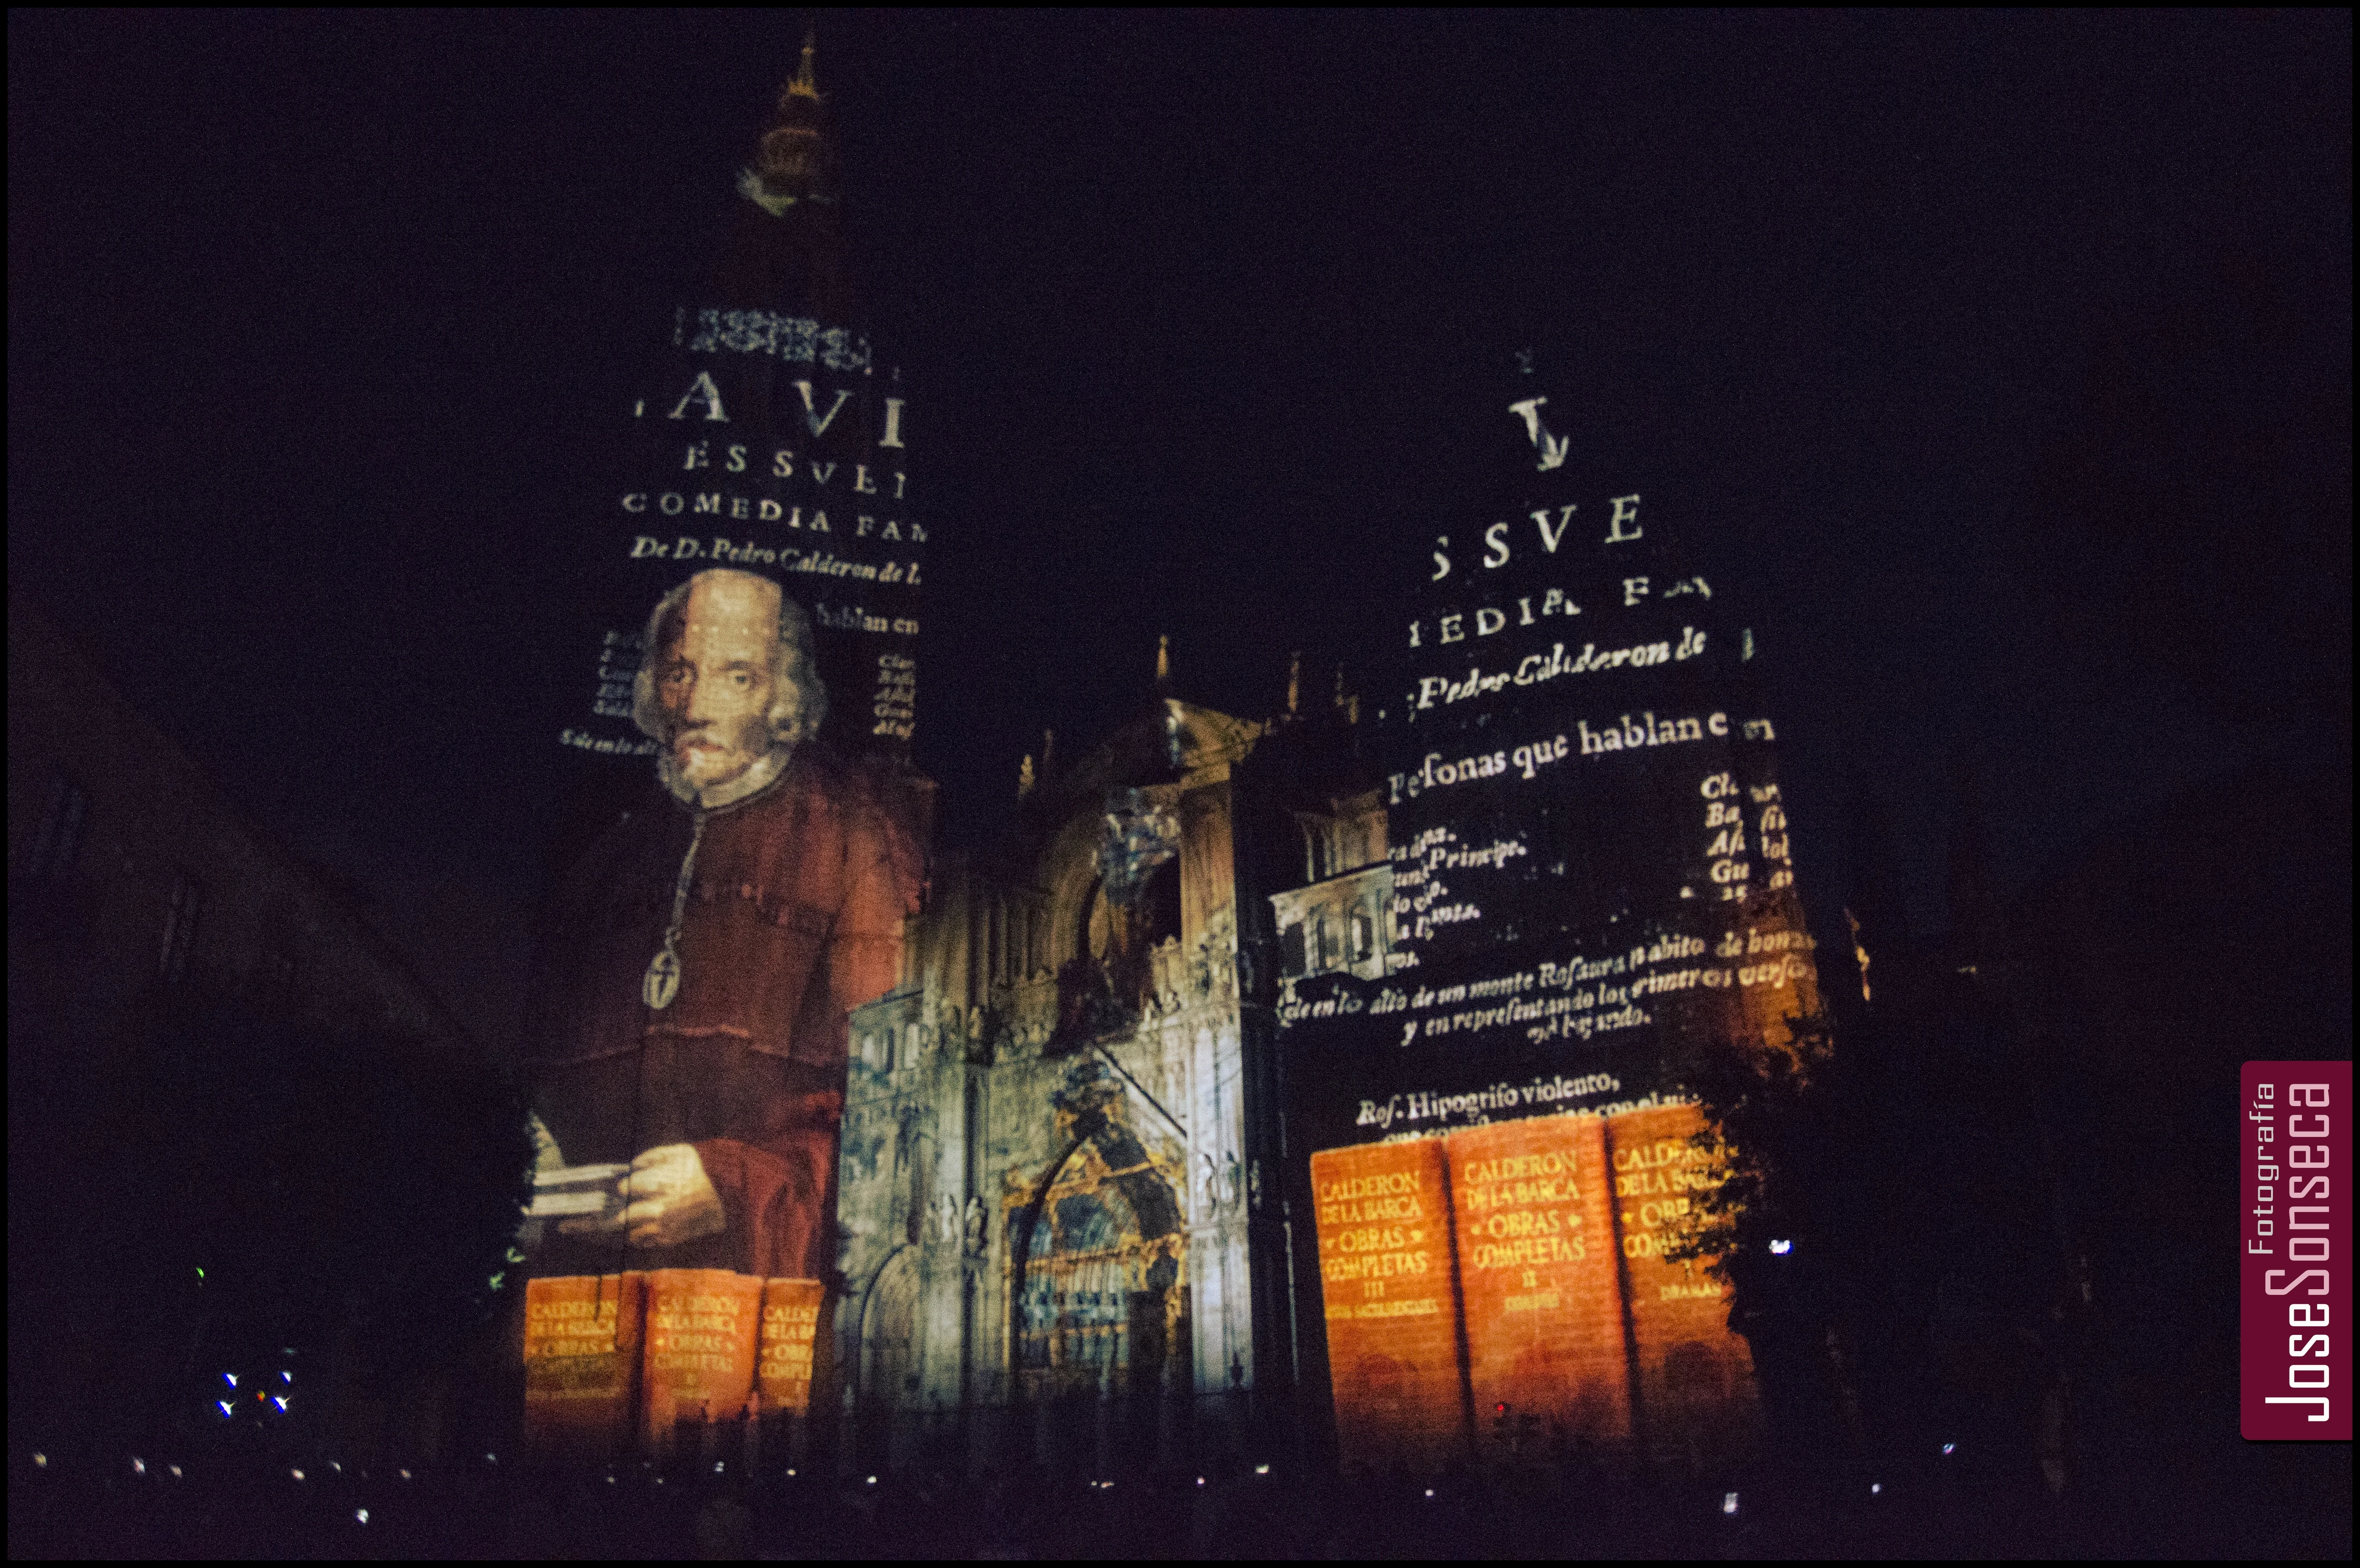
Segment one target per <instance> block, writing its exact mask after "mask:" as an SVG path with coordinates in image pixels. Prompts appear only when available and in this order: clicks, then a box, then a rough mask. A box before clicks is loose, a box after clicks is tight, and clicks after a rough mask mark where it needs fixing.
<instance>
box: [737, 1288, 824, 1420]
mask: <svg viewBox="0 0 2360 1568" xmlns="http://www.w3.org/2000/svg"><path fill="white" fill-rule="evenodd" d="M826 1295H827V1287H826V1286H825V1285H823V1284H822V1283H820V1281H818V1280H817V1279H769V1280H765V1281H764V1282H763V1285H762V1333H761V1339H760V1347H759V1350H758V1351H757V1353H756V1363H755V1379H754V1380H755V1386H756V1388H758V1389H759V1391H760V1393H761V1396H762V1406H761V1409H762V1413H763V1414H765V1415H771V1414H776V1413H779V1412H781V1411H791V1412H793V1413H796V1414H801V1413H802V1412H803V1411H805V1410H809V1409H810V1408H811V1386H812V1347H813V1345H814V1341H815V1340H816V1339H817V1337H818V1335H819V1319H820V1309H821V1307H822V1305H823V1304H824V1302H825V1297H826Z"/></svg>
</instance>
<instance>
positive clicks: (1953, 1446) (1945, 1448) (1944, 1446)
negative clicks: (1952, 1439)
mask: <svg viewBox="0 0 2360 1568" xmlns="http://www.w3.org/2000/svg"><path fill="white" fill-rule="evenodd" d="M1958 1446H1959V1445H1958V1444H1957V1443H1944V1444H1942V1452H1943V1453H1945V1454H1949V1453H1950V1452H1951V1451H1952V1450H1954V1449H1956V1448H1957V1447H1958Z"/></svg>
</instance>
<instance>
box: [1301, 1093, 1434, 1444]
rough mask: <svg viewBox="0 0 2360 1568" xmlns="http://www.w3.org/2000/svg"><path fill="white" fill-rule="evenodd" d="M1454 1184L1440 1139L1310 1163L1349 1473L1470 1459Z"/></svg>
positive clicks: (1335, 1154)
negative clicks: (1356, 1466)
mask: <svg viewBox="0 0 2360 1568" xmlns="http://www.w3.org/2000/svg"><path fill="white" fill-rule="evenodd" d="M1311 1185H1312V1192H1313V1196H1314V1200H1315V1203H1316V1205H1317V1209H1316V1214H1315V1219H1316V1221H1317V1234H1318V1239H1319V1288H1320V1294H1321V1297H1322V1299H1323V1301H1324V1302H1325V1312H1326V1316H1327V1367H1328V1374H1329V1378H1330V1382H1331V1384H1332V1386H1333V1388H1334V1390H1335V1409H1336V1430H1337V1439H1338V1444H1339V1446H1340V1448H1341V1451H1342V1454H1343V1458H1344V1460H1345V1462H1346V1463H1348V1464H1353V1463H1365V1464H1375V1465H1390V1464H1393V1463H1395V1462H1397V1461H1404V1460H1405V1461H1408V1462H1410V1463H1413V1464H1423V1465H1444V1464H1448V1463H1449V1462H1450V1461H1451V1460H1453V1459H1456V1458H1459V1456H1461V1455H1462V1454H1465V1452H1466V1443H1467V1399H1466V1392H1465V1389H1466V1385H1465V1370H1464V1367H1462V1366H1461V1364H1460V1359H1459V1357H1460V1339H1459V1313H1458V1295H1459V1292H1458V1288H1457V1281H1456V1279H1455V1277H1454V1272H1455V1271H1454V1269H1453V1267H1452V1261H1451V1235H1450V1194H1449V1191H1448V1175H1447V1172H1446V1171H1445V1167H1444V1160H1443V1149H1442V1144H1441V1143H1440V1141H1439V1140H1437V1139H1432V1138H1424V1139H1418V1140H1416V1141H1413V1142H1403V1143H1377V1144H1361V1145H1359V1146H1357V1147H1354V1148H1350V1149H1323V1150H1321V1151H1319V1152H1318V1153H1316V1154H1314V1155H1313V1156H1312V1157H1311Z"/></svg>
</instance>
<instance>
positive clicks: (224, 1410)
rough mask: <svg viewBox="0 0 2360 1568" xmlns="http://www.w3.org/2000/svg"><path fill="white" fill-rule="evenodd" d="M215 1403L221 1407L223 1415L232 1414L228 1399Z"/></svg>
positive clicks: (215, 1401)
mask: <svg viewBox="0 0 2360 1568" xmlns="http://www.w3.org/2000/svg"><path fill="white" fill-rule="evenodd" d="M213 1403H215V1404H217V1405H219V1406H220V1407H221V1412H222V1414H224V1415H228V1414H229V1413H230V1409H229V1401H228V1400H227V1399H215V1400H214V1401H213Z"/></svg>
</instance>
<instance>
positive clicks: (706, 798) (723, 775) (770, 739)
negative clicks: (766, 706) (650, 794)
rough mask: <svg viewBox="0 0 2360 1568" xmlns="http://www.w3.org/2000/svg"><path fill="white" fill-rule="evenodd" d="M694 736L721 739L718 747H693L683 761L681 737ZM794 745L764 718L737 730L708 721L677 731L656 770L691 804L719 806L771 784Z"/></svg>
mask: <svg viewBox="0 0 2360 1568" xmlns="http://www.w3.org/2000/svg"><path fill="white" fill-rule="evenodd" d="M689 740H704V741H706V742H708V743H717V745H718V746H719V749H717V750H699V749H694V748H690V749H688V752H687V760H686V761H683V758H682V751H683V746H682V742H683V741H689ZM792 750H793V748H792V746H789V745H788V744H787V743H786V742H784V741H781V740H780V739H778V738H777V737H776V736H774V735H771V734H770V725H769V724H765V723H763V722H762V721H761V720H759V719H756V720H752V721H749V722H747V723H744V724H740V725H739V726H738V728H737V733H736V734H735V735H732V734H730V733H729V732H727V731H726V730H723V729H721V728H720V727H718V726H716V725H712V724H705V725H701V726H699V727H698V728H696V729H694V730H689V729H682V730H679V731H676V732H675V733H674V734H673V735H672V739H671V740H670V741H669V742H667V743H666V744H665V746H664V749H663V755H662V758H661V762H660V763H659V765H658V767H657V768H656V773H657V776H658V777H659V778H660V779H662V781H663V785H664V788H665V789H669V790H671V791H672V794H674V795H675V796H677V797H679V798H680V800H682V801H683V802H685V803H686V804H689V805H693V806H694V805H703V806H705V807H708V808H717V807H720V806H723V805H728V804H734V803H735V802H736V801H737V800H741V799H743V798H745V797H746V796H748V795H749V794H756V793H759V792H760V791H761V790H763V789H767V788H769V786H770V783H771V782H772V781H773V780H775V779H777V778H778V776H779V773H780V771H781V769H782V768H784V766H785V764H786V760H787V757H788V756H789V755H790V754H791V753H792Z"/></svg>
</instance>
